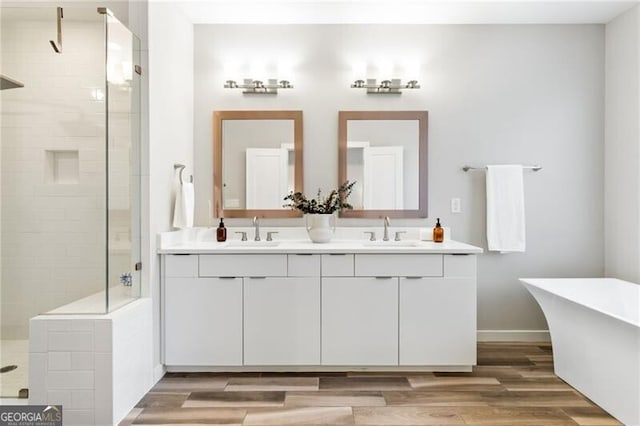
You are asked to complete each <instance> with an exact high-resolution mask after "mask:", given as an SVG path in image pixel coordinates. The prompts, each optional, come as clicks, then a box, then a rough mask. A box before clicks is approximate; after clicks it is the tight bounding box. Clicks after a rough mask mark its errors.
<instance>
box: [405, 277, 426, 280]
mask: <svg viewBox="0 0 640 426" xmlns="http://www.w3.org/2000/svg"><path fill="white" fill-rule="evenodd" d="M405 278H406V279H408V280H419V279H421V278H424V277H405Z"/></svg>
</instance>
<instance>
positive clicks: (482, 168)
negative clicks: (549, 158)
mask: <svg viewBox="0 0 640 426" xmlns="http://www.w3.org/2000/svg"><path fill="white" fill-rule="evenodd" d="M522 168H523V169H530V170H533V171H534V172H537V171H538V170H541V169H542V166H539V165H537V164H536V165H534V166H522ZM469 170H472V171H473V170H487V166H484V167H474V166H462V171H464V172H468V171H469Z"/></svg>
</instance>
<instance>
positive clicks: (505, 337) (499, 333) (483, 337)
mask: <svg viewBox="0 0 640 426" xmlns="http://www.w3.org/2000/svg"><path fill="white" fill-rule="evenodd" d="M477 337H478V342H550V341H551V336H550V335H549V330H478V334H477Z"/></svg>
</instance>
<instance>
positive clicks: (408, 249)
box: [158, 228, 482, 254]
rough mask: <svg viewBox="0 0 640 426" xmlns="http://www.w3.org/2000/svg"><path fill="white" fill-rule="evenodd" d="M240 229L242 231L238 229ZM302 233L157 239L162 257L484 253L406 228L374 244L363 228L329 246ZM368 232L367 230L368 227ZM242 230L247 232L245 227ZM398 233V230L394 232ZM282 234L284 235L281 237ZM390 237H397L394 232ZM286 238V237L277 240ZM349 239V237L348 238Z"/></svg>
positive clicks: (202, 231)
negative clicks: (400, 235)
mask: <svg viewBox="0 0 640 426" xmlns="http://www.w3.org/2000/svg"><path fill="white" fill-rule="evenodd" d="M238 229H240V228H238ZM301 229H302V231H303V233H302V234H301V233H300V232H296V230H295V229H294V230H291V229H288V230H283V229H282V228H281V229H280V230H279V231H278V232H279V235H277V236H274V241H273V242H268V241H264V240H265V237H266V232H267V231H270V230H273V229H264V230H263V231H261V233H262V241H260V242H254V241H253V238H251V237H252V235H253V231H252V230H249V233H248V236H249V241H240V240H239V238H238V236H237V235H234V234H233V232H234V231H236V229H233V228H231V229H229V230H228V234H227V235H228V236H229V238H232V239H229V240H227V241H225V242H222V243H218V242H216V240H215V229H213V228H193V229H189V230H183V231H174V232H163V233H161V234H160V235H159V238H158V253H159V254H239V253H244V254H248V253H254V254H255V253H261V254H265V253H273V254H282V253H320V254H321V253H407V254H411V253H413V254H429V253H431V254H442V253H450V254H478V253H482V249H481V248H480V247H476V246H472V245H469V244H465V243H461V242H458V241H454V240H447V239H445V241H444V242H442V243H434V242H433V241H420V240H418V236H419V231H420V229H419V228H415V229H413V230H411V229H409V228H403V230H406V231H407V234H406V236H405V235H403V237H404V238H403V240H402V241H399V242H396V241H381V239H380V236H381V235H382V233H381V232H378V240H377V241H375V242H370V241H368V240H367V239H366V238H365V237H364V235H363V237H361V238H360V239H356V238H354V236H356V235H360V234H361V233H362V232H363V231H361V230H360V229H361V228H357V229H353V228H352V229H349V230H346V231H345V230H344V229H342V230H336V237H335V238H334V239H332V240H331V241H330V242H329V243H324V244H316V243H313V242H311V241H310V240H309V239H308V238H304V234H305V233H306V231H304V228H301ZM367 229H368V228H367ZM241 230H242V231H246V229H244V228H242V229H241ZM394 231H395V229H394ZM281 234H282V235H281ZM390 235H391V236H393V235H394V234H393V233H392V232H391V233H390ZM277 237H283V238H277ZM345 237H346V238H345Z"/></svg>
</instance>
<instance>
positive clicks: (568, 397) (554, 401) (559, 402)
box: [482, 390, 591, 408]
mask: <svg viewBox="0 0 640 426" xmlns="http://www.w3.org/2000/svg"><path fill="white" fill-rule="evenodd" d="M482 400H483V401H485V402H487V403H488V405H490V406H492V407H563V408H564V407H589V406H591V404H590V403H589V401H586V400H585V399H584V398H581V397H580V396H579V395H578V394H576V393H575V392H573V391H571V390H570V391H557V392H555V391H554V392H545V391H505V392H501V393H483V394H482Z"/></svg>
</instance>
